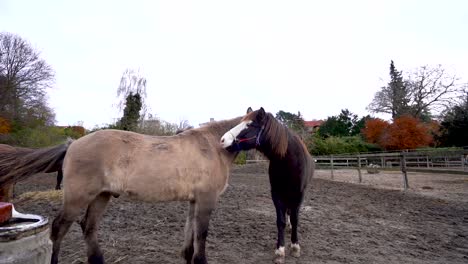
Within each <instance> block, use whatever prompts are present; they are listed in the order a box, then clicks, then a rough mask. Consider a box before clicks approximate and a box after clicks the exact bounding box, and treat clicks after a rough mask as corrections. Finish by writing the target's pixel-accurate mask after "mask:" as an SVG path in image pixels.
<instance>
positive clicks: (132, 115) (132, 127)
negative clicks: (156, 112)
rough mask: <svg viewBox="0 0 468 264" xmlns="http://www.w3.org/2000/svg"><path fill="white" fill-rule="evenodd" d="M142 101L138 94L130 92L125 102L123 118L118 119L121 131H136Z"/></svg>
mask: <svg viewBox="0 0 468 264" xmlns="http://www.w3.org/2000/svg"><path fill="white" fill-rule="evenodd" d="M141 107H142V100H141V96H140V94H139V93H135V94H133V92H130V93H129V94H128V95H127V98H126V100H125V108H124V110H123V112H124V113H123V117H122V119H120V123H119V127H120V128H121V129H122V130H127V131H136V129H137V127H138V121H139V119H140V110H141Z"/></svg>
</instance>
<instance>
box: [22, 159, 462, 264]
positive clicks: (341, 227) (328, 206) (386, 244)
mask: <svg viewBox="0 0 468 264" xmlns="http://www.w3.org/2000/svg"><path fill="white" fill-rule="evenodd" d="M329 179H330V171H317V172H316V177H315V179H314V181H313V182H312V184H311V186H310V187H309V190H308V194H307V196H306V199H305V201H304V205H303V209H302V213H301V219H300V244H301V246H302V256H301V257H300V258H294V257H292V256H290V255H289V254H288V252H287V257H286V263H468V177H466V176H454V175H442V174H441V175H436V174H415V173H410V174H409V184H410V190H408V191H406V192H403V191H401V186H402V178H401V174H400V173H396V172H395V173H393V172H385V173H383V172H381V173H380V174H372V175H371V174H367V173H366V172H364V171H363V184H360V185H359V184H355V183H356V182H357V179H358V176H357V171H335V177H334V179H335V181H330V180H329ZM54 186H55V177H54V175H53V174H52V175H47V174H42V175H36V176H33V177H32V178H30V179H28V180H27V181H25V182H22V183H19V184H17V186H16V198H15V201H14V203H15V207H16V209H17V210H18V211H20V212H25V213H34V214H40V215H44V216H47V217H48V218H49V220H50V222H52V219H53V218H54V217H55V215H56V214H57V213H58V210H59V208H60V204H61V200H60V193H58V192H56V191H50V192H47V193H43V191H47V190H51V189H53V187H54ZM38 191H39V192H41V193H38V194H36V195H31V193H28V192H38ZM186 210H187V204H186V203H180V202H172V203H160V204H151V203H141V202H137V201H132V200H129V199H127V198H125V197H121V198H117V199H112V201H111V203H110V206H109V207H108V209H107V211H106V213H105V215H104V219H103V221H102V223H101V228H100V241H101V246H102V249H103V251H104V256H105V258H106V263H183V261H182V258H181V257H180V256H179V251H180V248H181V246H182V242H183V229H184V222H185V216H186ZM287 238H288V240H289V235H287ZM275 243H276V225H275V213H274V207H273V203H272V201H271V198H270V190H269V183H268V175H267V173H266V167H265V166H264V165H246V166H236V167H235V168H234V169H233V171H232V173H231V179H230V185H229V187H228V189H227V190H226V192H225V193H224V195H223V196H222V198H221V200H220V201H219V204H218V207H217V209H216V211H215V213H214V214H213V218H212V221H211V222H210V232H209V236H208V242H207V256H208V261H209V263H219V264H222V263H256V264H262V263H268V264H270V263H272V259H273V251H274V246H275ZM85 256H86V253H85V245H84V242H83V239H82V235H81V230H80V228H79V226H78V225H77V224H74V225H73V226H72V228H71V229H70V232H69V233H68V234H67V236H66V237H65V239H64V242H63V244H62V251H61V255H60V263H67V264H73V263H85Z"/></svg>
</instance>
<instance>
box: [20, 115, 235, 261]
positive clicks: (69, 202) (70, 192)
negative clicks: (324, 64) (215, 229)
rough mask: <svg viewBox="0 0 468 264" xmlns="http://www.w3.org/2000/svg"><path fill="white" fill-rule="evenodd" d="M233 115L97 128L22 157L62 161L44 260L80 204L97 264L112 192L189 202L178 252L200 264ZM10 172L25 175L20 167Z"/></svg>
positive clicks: (225, 167)
mask: <svg viewBox="0 0 468 264" xmlns="http://www.w3.org/2000/svg"><path fill="white" fill-rule="evenodd" d="M240 120H241V117H239V118H235V119H231V120H225V121H219V122H212V123H210V124H208V125H206V126H203V127H200V128H196V129H190V130H187V131H184V132H182V133H180V134H178V135H176V136H168V137H156V136H148V135H141V134H137V133H133V132H126V131H119V130H102V131H97V132H94V133H92V134H89V135H87V136H84V137H82V138H80V139H78V140H76V141H74V142H73V143H71V144H70V145H69V146H68V145H66V144H65V145H60V146H57V147H55V148H49V149H46V150H43V151H42V153H40V155H35V156H34V155H30V156H29V157H28V158H29V160H24V162H25V163H24V164H25V165H26V164H28V163H29V164H35V165H34V166H33V167H37V166H47V165H45V164H47V163H49V162H55V161H57V160H60V159H63V170H64V176H65V178H64V183H63V189H64V197H63V208H62V210H61V212H60V214H59V215H58V216H57V217H56V218H55V219H54V221H53V223H52V230H51V240H52V243H53V253H52V261H51V263H53V264H55V263H58V256H59V251H60V243H61V242H62V239H63V237H64V236H65V234H66V233H67V231H68V229H69V227H70V225H71V224H72V223H73V222H74V221H75V220H76V219H77V218H78V217H79V215H80V212H81V211H82V209H85V208H87V210H86V214H85V216H84V218H83V219H82V220H81V222H80V225H81V228H82V230H83V234H84V239H85V242H86V245H87V256H88V262H89V263H104V257H103V254H102V252H101V250H100V247H99V245H98V238H97V229H98V223H99V221H100V219H101V217H102V215H103V213H104V209H105V207H106V205H107V204H108V202H109V200H110V199H111V197H112V196H113V197H118V196H120V195H128V196H130V197H133V198H135V199H138V200H143V201H150V202H164V201H189V205H190V206H189V212H188V216H187V221H186V225H185V242H184V246H183V250H182V255H183V257H184V258H185V260H186V262H187V263H195V264H198V263H207V260H206V257H205V242H206V238H207V235H208V224H209V220H210V215H211V213H212V211H213V210H214V208H215V205H216V202H217V200H218V198H219V196H220V195H221V194H222V193H223V192H224V190H225V189H226V187H227V183H228V176H229V168H230V167H231V166H232V162H233V161H234V158H235V156H236V153H231V152H228V151H226V150H225V149H223V148H222V147H221V146H220V145H219V139H220V138H221V136H222V135H223V134H224V133H226V131H228V130H230V129H231V128H233V127H234V126H236V125H237V124H238V123H239V122H240ZM41 160H45V162H41ZM24 169H25V170H26V171H28V170H32V169H34V168H32V167H31V166H26V167H24ZM17 173H19V174H20V175H23V174H26V172H24V171H21V169H20V170H17Z"/></svg>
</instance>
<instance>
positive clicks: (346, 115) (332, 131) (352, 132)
mask: <svg viewBox="0 0 468 264" xmlns="http://www.w3.org/2000/svg"><path fill="white" fill-rule="evenodd" d="M366 118H367V117H362V118H361V119H359V118H358V116H357V115H355V114H353V113H351V112H350V111H349V110H348V109H343V110H341V113H340V114H339V115H338V116H331V117H328V118H327V120H325V122H324V123H323V124H322V125H321V126H320V129H319V134H320V136H321V137H323V138H327V137H331V136H335V137H349V136H356V135H359V134H360V133H361V129H362V128H364V125H365V120H366Z"/></svg>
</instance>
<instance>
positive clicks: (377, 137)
mask: <svg viewBox="0 0 468 264" xmlns="http://www.w3.org/2000/svg"><path fill="white" fill-rule="evenodd" d="M389 126H390V123H389V122H387V121H385V120H383V119H380V118H372V119H368V120H367V121H366V124H365V127H364V129H362V131H361V133H362V135H364V138H365V139H366V141H367V142H369V143H372V144H379V145H380V141H381V138H382V136H383V135H384V133H385V130H386V129H387V128H388V127H389Z"/></svg>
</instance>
